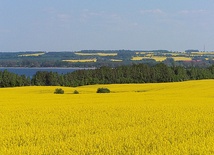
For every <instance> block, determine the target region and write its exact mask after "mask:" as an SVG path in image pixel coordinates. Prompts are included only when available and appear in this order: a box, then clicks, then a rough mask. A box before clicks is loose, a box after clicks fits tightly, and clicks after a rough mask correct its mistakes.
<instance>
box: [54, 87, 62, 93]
mask: <svg viewBox="0 0 214 155" xmlns="http://www.w3.org/2000/svg"><path fill="white" fill-rule="evenodd" d="M54 94H64V90H62V89H61V88H57V89H55V92H54Z"/></svg>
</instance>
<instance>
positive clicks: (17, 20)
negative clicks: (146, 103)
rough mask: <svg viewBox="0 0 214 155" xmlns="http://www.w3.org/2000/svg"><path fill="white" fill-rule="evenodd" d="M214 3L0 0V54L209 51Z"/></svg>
mask: <svg viewBox="0 0 214 155" xmlns="http://www.w3.org/2000/svg"><path fill="white" fill-rule="evenodd" d="M213 8H214V0H177V1H173V0H105V1H104V0H0V51H37V50H42V51H78V50H84V49H96V50H99V49H104V50H108V49H110V50H114V49H116V50H119V49H130V50H153V49H167V50H172V51H184V50H186V49H199V50H204V45H205V47H206V50H207V51H214V42H213V41H214V29H213V28H214V9H213Z"/></svg>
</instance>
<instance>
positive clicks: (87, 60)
mask: <svg viewBox="0 0 214 155" xmlns="http://www.w3.org/2000/svg"><path fill="white" fill-rule="evenodd" d="M62 61H65V62H97V59H76V60H62Z"/></svg>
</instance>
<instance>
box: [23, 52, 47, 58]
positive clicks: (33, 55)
mask: <svg viewBox="0 0 214 155" xmlns="http://www.w3.org/2000/svg"><path fill="white" fill-rule="evenodd" d="M43 54H45V53H44V52H42V53H32V54H22V55H19V57H38V56H40V55H43Z"/></svg>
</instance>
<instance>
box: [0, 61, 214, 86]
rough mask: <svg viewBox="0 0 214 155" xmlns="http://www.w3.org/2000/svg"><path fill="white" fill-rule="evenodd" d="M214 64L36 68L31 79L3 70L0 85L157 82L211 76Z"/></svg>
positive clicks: (209, 77)
mask: <svg viewBox="0 0 214 155" xmlns="http://www.w3.org/2000/svg"><path fill="white" fill-rule="evenodd" d="M213 78H214V65H213V66H211V67H207V68H196V67H189V68H185V67H181V66H172V67H170V66H167V65H165V64H163V63H159V64H156V65H153V66H149V65H147V64H133V65H129V66H120V67H116V68H110V67H105V66H104V67H100V68H99V69H88V70H76V71H74V72H70V73H67V74H58V73H57V72H47V71H38V72H37V73H36V74H35V75H34V76H33V77H32V78H31V79H30V78H29V77H26V76H25V75H21V76H19V75H17V74H14V73H10V72H8V71H7V70H5V71H1V72H0V87H15V86H30V85H33V86H72V87H76V86H83V85H93V84H122V83H160V82H178V81H187V80H200V79H213Z"/></svg>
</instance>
